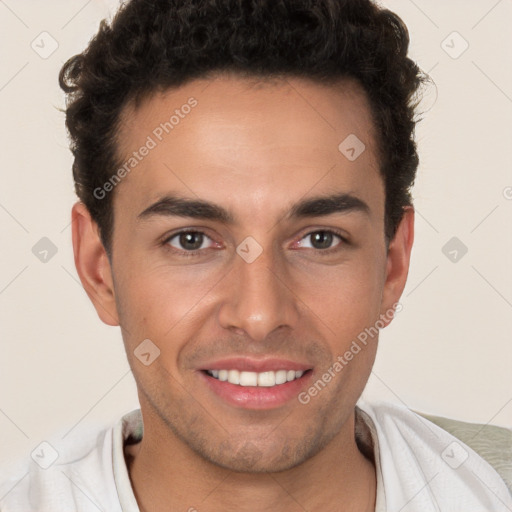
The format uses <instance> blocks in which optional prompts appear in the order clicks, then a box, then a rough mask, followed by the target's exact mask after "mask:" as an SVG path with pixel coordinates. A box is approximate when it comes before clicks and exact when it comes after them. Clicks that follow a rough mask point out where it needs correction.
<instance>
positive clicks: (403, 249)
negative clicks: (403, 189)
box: [381, 206, 414, 325]
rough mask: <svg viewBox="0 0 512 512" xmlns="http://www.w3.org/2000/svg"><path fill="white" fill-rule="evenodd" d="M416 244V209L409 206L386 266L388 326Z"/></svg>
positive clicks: (384, 298) (384, 309)
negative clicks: (413, 246) (390, 313)
mask: <svg viewBox="0 0 512 512" xmlns="http://www.w3.org/2000/svg"><path fill="white" fill-rule="evenodd" d="M413 242H414V208H413V207H412V206H407V207H405V208H404V214H403V217H402V220H401V221H400V224H399V225H398V228H397V231H396V233H395V236H394V237H393V240H391V242H390V243H389V248H388V253H387V264H386V277H385V283H384V290H383V295H382V303H381V304H382V307H381V318H383V316H384V317H386V318H387V317H389V320H388V321H386V320H384V318H383V320H384V321H385V323H386V325H388V324H389V323H390V322H391V320H392V316H390V315H389V312H390V310H391V309H392V308H393V305H394V304H396V303H398V302H399V300H400V297H401V295H402V292H403V291H404V288H405V283H406V282H407V275H408V273H409V264H410V259H411V250H412V245H413Z"/></svg>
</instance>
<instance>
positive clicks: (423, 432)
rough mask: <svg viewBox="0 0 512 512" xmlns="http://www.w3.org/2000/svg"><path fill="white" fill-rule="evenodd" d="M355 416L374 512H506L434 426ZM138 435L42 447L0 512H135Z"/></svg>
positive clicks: (473, 460)
mask: <svg viewBox="0 0 512 512" xmlns="http://www.w3.org/2000/svg"><path fill="white" fill-rule="evenodd" d="M356 416H357V423H358V424H360V423H361V422H363V424H364V425H366V426H367V429H366V430H367V433H369V434H370V436H371V441H372V442H373V447H374V459H375V466H376V474H377V502H376V509H375V510H376V512H439V511H441V512H511V511H512V496H511V495H510V493H509V492H508V489H507V487H506V485H505V483H504V481H503V480H502V479H501V477H500V476H499V475H498V473H497V472H496V471H495V470H494V469H493V468H492V467H491V466H490V465H489V464H488V463H487V462H486V461H485V460H484V459H482V458H481V457H480V456H479V455H478V454H477V453H476V452H474V451H473V450H472V449H471V448H469V447H468V446H467V445H465V444H463V443H462V442H461V441H459V440H458V439H457V438H455V437H453V436H452V435H451V434H449V433H448V432H446V431H444V430H443V429H441V428H440V427H438V426H437V425H434V424H433V423H431V422H430V421H428V420H426V419H424V418H423V417H421V416H418V415H417V414H415V413H414V412H412V411H410V410H409V409H407V408H405V407H402V406H398V405H392V404H388V403H375V404H369V403H366V402H363V401H362V400H360V401H359V402H358V404H357V408H356ZM357 430H358V429H356V431H357ZM142 434H143V425H142V417H141V414H140V410H139V409H137V410H134V411H132V412H130V413H128V414H126V415H125V416H123V417H122V418H121V419H120V420H119V421H118V422H117V424H116V425H114V426H112V427H111V428H107V429H104V430H101V431H100V432H96V433H91V434H90V436H88V437H87V438H84V439H82V442H80V443H77V442H76V440H73V442H69V441H67V440H66V442H65V443H63V444H62V445H58V446H54V448H55V450H56V452H53V448H52V446H49V445H43V446H41V448H40V449H39V451H36V453H35V455H33V457H34V459H37V458H38V457H39V458H40V460H39V462H40V464H37V463H36V462H34V461H33V460H32V459H30V463H29V464H28V467H26V468H25V471H24V472H23V473H21V474H20V475H19V476H18V477H17V478H15V479H10V480H9V481H5V482H2V483H1V484H0V511H1V512H71V511H73V512H98V511H102V512H140V511H139V508H138V506H137V501H136V499H135V496H134V494H133V490H132V487H131V483H130V478H129V475H128V470H127V468H126V462H125V458H124V444H125V441H127V440H128V439H130V442H136V441H138V440H140V439H141V437H142ZM57 452H58V457H57V459H56V460H55V461H54V462H53V463H52V461H53V459H54V458H55V457H56V456H57ZM50 464H51V465H50ZM40 465H43V466H45V465H46V466H49V467H47V468H46V469H43V468H42V467H40Z"/></svg>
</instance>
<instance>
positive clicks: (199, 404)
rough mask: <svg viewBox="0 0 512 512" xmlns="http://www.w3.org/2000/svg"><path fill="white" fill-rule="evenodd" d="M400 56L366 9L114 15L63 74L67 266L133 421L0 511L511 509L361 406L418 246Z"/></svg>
mask: <svg viewBox="0 0 512 512" xmlns="http://www.w3.org/2000/svg"><path fill="white" fill-rule="evenodd" d="M407 48H408V35H407V30H406V28H405V26H404V25H403V23H402V22H401V21H400V19H399V18H398V17H397V16H396V15H394V14H393V13H391V12H389V11H386V10H382V9H380V8H378V7H377V6H376V5H374V4H373V3H371V2H370V1H369V0H357V1H356V0H350V1H342V0H322V1H315V2H310V1H308V0H282V1H269V0H266V1H265V0H252V1H249V0H248V1H235V0H210V1H205V0H180V1H177V0H165V1H163V0H162V1H152V2H147V1H142V0H132V1H130V2H128V3H127V4H125V5H124V6H123V7H122V8H121V9H120V11H119V13H118V14H117V16H116V17H115V19H114V20H113V22H112V24H111V25H107V24H106V23H104V24H102V25H101V27H100V30H99V32H98V34H97V35H96V37H95V38H94V39H93V40H92V41H91V42H90V44H89V46H88V48H87V49H86V51H84V53H82V54H80V55H77V56H75V57H73V58H72V59H70V60H69V61H68V62H67V63H66V64H65V65H64V67H63V69H62V71H61V76H60V80H61V85H62V87H63V89H64V90H65V91H66V92H67V93H68V104H67V111H66V115H67V118H66V124H67V128H68V130H69V133H70V136H71V141H72V151H73V154H74V157H75V160H74V165H73V173H74V178H75V183H76V190H77V194H78V196H79V198H80V201H79V202H78V203H77V204H75V206H74V207H73V211H72V219H73V247H74V253H75V263H76V268H77V271H78V274H79V276H80V279H81V281H82V283H83V286H84V288H85V290H86V292H87V294H88V296H89V297H90V299H91V301H92V303H93V304H94V306H95V308H96V310H97V312H98V315H99V317H100V318H101V320H102V321H103V322H105V323H107V324H109V325H119V326H120V328H121V332H122V336H123V341H124V344H125V347H126V353H127V357H128V360H129V363H130V366H131V368H132V371H133V375H134V377H135V380H136V383H137V388H138V396H139V401H140V406H141V408H140V411H133V412H132V413H130V414H128V415H126V416H125V417H124V418H122V419H121V420H120V421H119V423H118V424H117V425H116V426H114V427H113V428H112V429H107V430H105V431H102V432H100V433H94V435H93V436H91V438H90V439H87V440H84V442H83V445H81V446H68V447H66V446H63V447H61V449H60V451H59V459H58V461H57V462H56V463H55V464H54V465H52V466H51V467H49V468H47V469H40V468H38V467H36V465H32V466H31V468H30V473H29V475H28V477H27V478H25V479H24V480H22V481H21V482H19V484H18V485H16V487H15V488H13V489H12V491H11V492H9V493H8V494H7V496H6V499H5V500H4V502H2V503H1V506H2V511H4V510H5V511H17V510H20V511H21V510H23V511H28V510H34V511H36V510H37V511H38V512H43V511H52V512H57V511H64V510H66V511H70V510H79V511H89V510H103V511H121V510H122V511H125V512H134V511H137V510H140V511H147V512H160V511H164V510H165V511H173V512H174V511H189V512H192V511H199V512H202V511H209V512H217V511H235V510H236V511H252V512H253V511H256V512H261V511H267V510H280V511H285V512H292V511H304V510H306V511H310V512H313V511H315V512H316V511H320V510H322V511H329V512H345V511H374V510H378V511H399V510H402V511H404V512H405V511H434V510H443V511H472V512H476V511H482V512H483V511H486V512H488V511H505V510H511V509H512V498H511V497H510V495H509V494H508V492H507V488H506V486H505V483H504V482H503V480H502V479H501V478H500V476H499V475H498V473H497V472H496V471H495V470H494V469H493V468H492V467H491V466H490V465H489V464H488V463H487V462H486V461H485V460H484V459H483V458H481V457H479V456H478V455H477V454H476V453H475V452H474V451H473V450H472V449H471V448H469V447H468V446H466V445H464V444H463V443H462V442H459V441H457V439H456V438H455V437H453V436H452V435H450V434H449V433H447V432H446V431H444V430H442V429H441V428H439V427H437V426H436V425H434V424H433V423H431V422H429V421H428V420H426V419H424V418H422V417H420V416H418V415H416V414H415V413H413V412H411V411H408V410H407V409H404V408H399V407H397V406H393V405H388V404H374V405H372V404H365V403H363V402H361V401H360V400H359V398H360V395H361V393H362V391H363V388H364V386H365V384H366V382H367V379H368V377H369V374H370V371H371V368H372V364H373V362H374V358H375V354H376V349H377V340H378V330H379V329H381V328H383V327H385V326H386V325H387V324H389V323H390V321H391V320H392V318H393V316H394V312H395V311H396V310H397V309H398V308H399V306H400V304H399V299H400V295H401V293H402V291H403V289H404V286H405V282H406V278H407V272H408V268H409V259H410V253H411V247H412V243H413V231H414V229H413V222H414V210H413V207H412V202H411V196H410V187H411V186H412V183H413V180H414V176H415V172H416V169H417V165H418V157H417V153H416V145H415V142H414V136H413V135H414V124H415V123H414V108H415V105H414V104H412V102H411V98H412V97H413V96H414V94H415V93H416V91H417V89H418V87H419V85H420V84H421V83H422V81H423V80H424V76H423V75H422V74H421V72H420V70H419V68H418V67H417V66H416V64H415V63H414V62H412V61H411V60H410V59H409V58H408V57H407ZM450 446H452V448H451V449H452V453H453V457H461V453H464V454H465V456H466V457H465V460H464V461H463V463H461V464H459V465H458V466H457V468H456V469H455V468H454V467H453V466H450V465H449V464H447V463H446V461H445V460H444V459H443V457H442V452H443V450H445V449H446V448H447V447H450ZM461 451H462V452H461Z"/></svg>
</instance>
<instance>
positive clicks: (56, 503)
mask: <svg viewBox="0 0 512 512" xmlns="http://www.w3.org/2000/svg"><path fill="white" fill-rule="evenodd" d="M113 430H114V427H113V426H105V427H104V428H101V429H98V430H96V431H89V432H87V433H84V432H80V433H77V434H76V435H74V436H70V438H69V439H64V440H63V439H59V438H56V439H53V438H52V439H51V440H49V441H45V442H43V443H40V444H39V445H38V446H37V447H36V448H35V450H34V451H33V452H32V453H31V454H30V455H29V456H28V457H26V460H23V461H20V463H19V464H18V465H17V470H16V474H15V475H10V476H9V477H8V478H7V479H4V480H3V481H2V482H0V510H1V511H2V512H31V511H34V512H35V511H37V512H46V511H48V512H50V511H51V512H59V511H69V510H80V511H84V512H88V511H89V510H91V511H92V510H94V511H95V512H97V510H98V509H101V510H109V511H110V510H112V511H117V510H118V509H117V508H116V500H115V499H113V496H112V493H113V492H114V493H115V482H114V477H113V471H112V438H113ZM114 498H115V496H114Z"/></svg>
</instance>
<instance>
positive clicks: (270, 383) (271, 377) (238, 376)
mask: <svg viewBox="0 0 512 512" xmlns="http://www.w3.org/2000/svg"><path fill="white" fill-rule="evenodd" d="M203 371H204V373H206V374H207V375H208V376H210V377H212V378H214V379H217V380H219V381H221V382H229V383H230V384H235V385H237V386H243V387H249V386H252V387H267V388H271V387H277V386H281V385H283V384H286V383H287V382H292V381H294V380H297V379H300V378H301V377H303V376H304V375H305V374H307V373H309V372H311V370H306V371H299V370H277V371H267V372H247V371H239V370H203Z"/></svg>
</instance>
